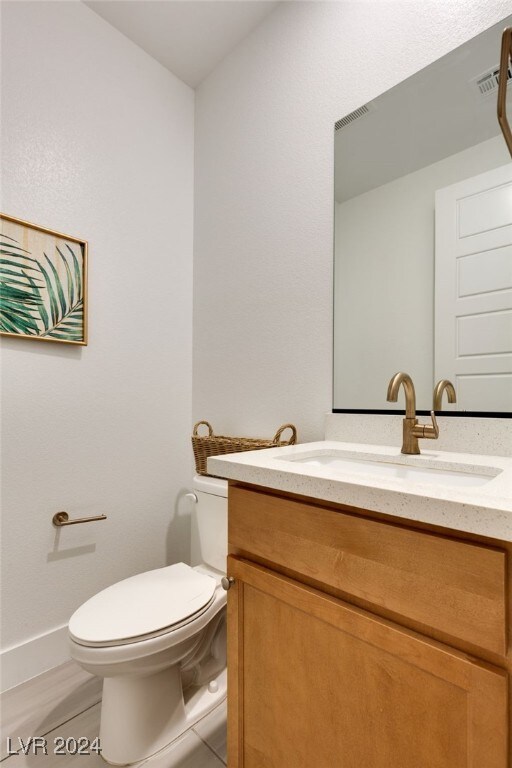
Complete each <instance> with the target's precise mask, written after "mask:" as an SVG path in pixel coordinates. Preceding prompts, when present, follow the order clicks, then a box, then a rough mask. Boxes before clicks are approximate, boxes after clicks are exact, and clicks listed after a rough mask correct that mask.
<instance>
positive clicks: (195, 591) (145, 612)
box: [69, 563, 217, 648]
mask: <svg viewBox="0 0 512 768" xmlns="http://www.w3.org/2000/svg"><path fill="white" fill-rule="evenodd" d="M216 588H217V583H216V580H215V579H214V578H212V577H211V576H207V575H205V574H203V573H200V572H198V571H197V570H196V569H194V568H191V567H190V566H188V565H186V564H185V563H176V564H175V565H170V566H168V567H166V568H158V569H156V570H153V571H147V572H145V573H140V574H137V575H136V576H131V577H130V578H128V579H124V580H123V581H120V582H118V583H117V584H113V585H112V586H111V587H107V589H104V590H103V591H102V592H99V593H98V594H97V595H94V596H93V597H91V599H90V600H88V601H87V602H85V603H84V604H83V605H82V606H81V607H80V608H78V610H77V611H75V613H74V614H73V615H72V617H71V619H70V620H69V633H70V636H71V639H72V640H73V641H74V642H75V643H77V644H78V645H82V646H86V647H91V648H94V647H101V648H108V647H112V646H119V645H125V644H129V643H130V644H132V643H137V642H142V641H145V640H149V639H150V638H154V637H158V636H160V635H163V634H167V633H169V632H171V631H174V630H177V629H179V628H180V627H183V626H184V625H186V624H189V623H190V622H192V621H193V620H194V619H196V618H198V617H199V616H201V615H202V614H203V613H205V612H206V611H207V610H208V608H209V607H210V606H211V604H212V602H213V600H214V596H215V590H216Z"/></svg>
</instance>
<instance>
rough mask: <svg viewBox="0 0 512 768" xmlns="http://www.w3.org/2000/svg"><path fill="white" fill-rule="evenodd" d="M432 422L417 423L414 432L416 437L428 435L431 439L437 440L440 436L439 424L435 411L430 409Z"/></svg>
mask: <svg viewBox="0 0 512 768" xmlns="http://www.w3.org/2000/svg"><path fill="white" fill-rule="evenodd" d="M430 418H431V419H432V424H415V425H414V427H413V434H414V436H415V437H426V438H427V439H429V440H437V438H438V437H439V426H438V424H437V419H436V414H435V411H430Z"/></svg>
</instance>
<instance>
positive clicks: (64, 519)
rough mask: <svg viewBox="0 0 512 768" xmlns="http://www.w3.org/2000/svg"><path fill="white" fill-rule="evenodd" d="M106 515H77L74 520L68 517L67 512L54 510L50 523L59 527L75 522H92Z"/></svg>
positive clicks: (103, 518) (104, 517)
mask: <svg viewBox="0 0 512 768" xmlns="http://www.w3.org/2000/svg"><path fill="white" fill-rule="evenodd" d="M106 519H107V516H106V515H97V516H96V517H77V518H75V519H74V520H70V519H69V515H68V513H67V512H56V513H55V514H54V516H53V517H52V523H53V524H54V525H55V526H56V527H57V528H60V527H61V526H63V525H76V524H77V523H92V522H93V520H106Z"/></svg>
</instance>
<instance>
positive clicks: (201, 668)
mask: <svg viewBox="0 0 512 768" xmlns="http://www.w3.org/2000/svg"><path fill="white" fill-rule="evenodd" d="M193 487H194V493H193V494H191V495H192V498H193V499H194V501H195V504H194V512H193V515H192V540H193V550H195V551H193V557H194V558H195V559H201V558H202V562H200V563H199V564H198V565H195V566H194V567H191V566H189V565H186V564H185V563H175V564H174V565H170V566H167V567H165V568H158V569H156V570H153V571H147V572H145V573H141V574H138V575H136V576H132V577H130V578H128V579H124V580H123V581H120V582H118V583H117V584H113V585H112V586H111V587H108V588H107V589H105V590H103V591H102V592H99V593H98V594H97V595H94V596H93V597H92V598H91V599H90V600H88V601H87V602H86V603H84V604H83V605H82V606H81V607H80V608H78V610H77V611H75V613H74V614H73V616H72V617H71V619H70V621H69V644H70V651H71V656H72V658H73V659H75V661H77V662H78V663H79V664H80V665H81V666H82V667H83V668H84V669H85V670H87V671H88V672H91V673H92V674H94V675H97V676H99V677H103V678H104V682H103V698H102V704H101V724H100V734H99V737H100V746H101V750H102V752H101V754H102V757H103V758H104V759H105V760H106V761H107V762H109V763H111V764H113V765H128V764H130V763H135V762H138V761H140V760H144V759H145V758H147V757H150V756H151V755H153V754H155V752H158V751H159V750H161V749H162V748H163V747H165V746H166V745H168V744H169V743H171V742H172V741H173V740H174V739H176V738H177V737H178V736H179V735H180V734H182V733H183V732H184V731H185V730H186V729H187V728H190V727H191V726H192V725H194V723H196V722H197V721H198V720H200V719H201V718H202V717H204V716H205V715H206V714H207V713H208V712H209V711H211V710H212V709H213V708H214V707H215V706H217V705H218V704H220V703H221V702H222V700H223V699H224V698H225V696H226V608H225V606H226V592H225V591H224V589H223V588H222V586H221V578H222V576H223V575H224V573H225V562H226V555H227V498H226V497H227V483H226V481H224V480H217V479H215V478H200V477H196V478H194V482H193ZM193 561H194V560H193Z"/></svg>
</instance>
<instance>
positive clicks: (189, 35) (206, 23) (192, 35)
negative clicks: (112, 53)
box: [85, 0, 279, 88]
mask: <svg viewBox="0 0 512 768" xmlns="http://www.w3.org/2000/svg"><path fill="white" fill-rule="evenodd" d="M85 5H87V6H89V8H91V9H92V10H93V11H95V12H96V13H97V14H98V15H99V16H101V17H102V18H103V19H105V21H108V22H109V23H110V24H112V26H113V27H116V29H118V30H119V31H120V32H122V33H123V35H126V37H128V38H129V39H130V40H132V41H133V42H134V43H136V44H137V45H139V46H140V47H141V48H142V49H143V50H144V51H146V53H149V55H150V56H152V57H153V58H154V59H156V60H157V61H159V62H160V63H161V64H163V66H164V67H166V68H167V69H169V70H170V71H171V72H173V73H174V74H175V75H176V76H177V77H179V78H180V80H183V81H184V82H185V83H187V84H188V85H190V86H191V87H192V88H195V87H196V86H198V85H199V84H200V83H201V82H202V81H203V80H204V78H205V77H207V76H208V75H209V74H210V72H211V71H212V70H213V69H214V68H215V67H216V66H217V64H218V63H219V62H220V61H222V59H224V58H225V56H227V54H228V53H229V52H230V51H232V50H233V48H234V47H235V46H236V45H237V44H238V43H239V42H240V41H241V40H243V39H244V37H246V36H247V35H248V34H249V33H250V32H251V31H252V30H253V29H254V28H255V27H257V26H258V24H260V23H261V21H262V20H263V19H264V18H265V17H266V16H268V14H269V13H271V12H272V11H273V10H274V9H275V8H276V6H277V5H279V3H278V2H272V1H271V0H243V1H240V0H238V1H237V0H215V2H212V0H206V1H204V0H189V1H188V2H186V1H184V0H85Z"/></svg>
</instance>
